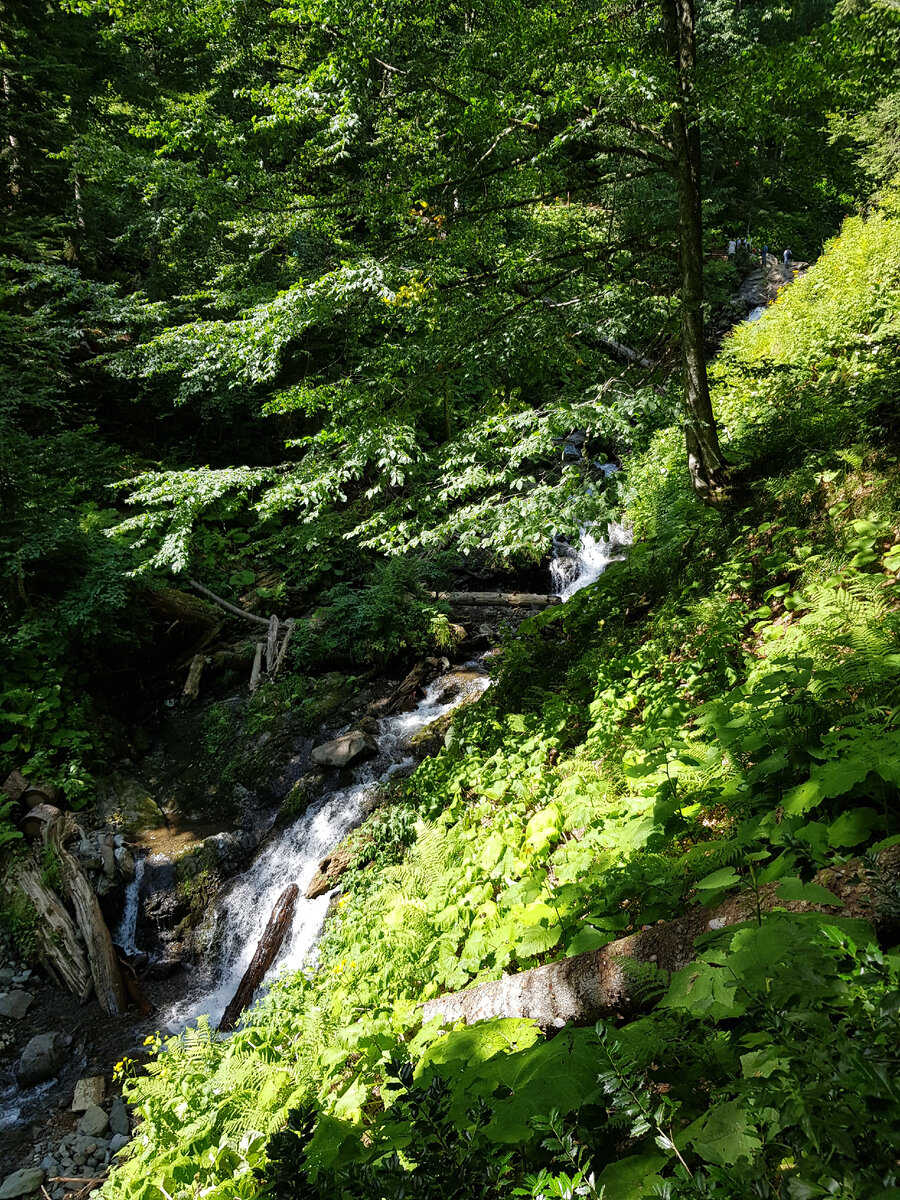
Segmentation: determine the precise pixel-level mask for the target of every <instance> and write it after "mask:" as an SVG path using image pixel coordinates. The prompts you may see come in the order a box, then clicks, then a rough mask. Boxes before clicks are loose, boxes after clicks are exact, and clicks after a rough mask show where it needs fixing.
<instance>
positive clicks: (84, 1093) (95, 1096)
mask: <svg viewBox="0 0 900 1200" xmlns="http://www.w3.org/2000/svg"><path fill="white" fill-rule="evenodd" d="M105 1095H106V1080H105V1079H104V1078H103V1076H102V1075H86V1076H85V1077H84V1079H79V1080H78V1082H77V1083H76V1084H75V1096H74V1098H73V1100H72V1109H71V1111H72V1112H75V1113H77V1112H84V1110H85V1109H86V1108H90V1106H91V1105H92V1104H102V1103H103V1097H104V1096H105Z"/></svg>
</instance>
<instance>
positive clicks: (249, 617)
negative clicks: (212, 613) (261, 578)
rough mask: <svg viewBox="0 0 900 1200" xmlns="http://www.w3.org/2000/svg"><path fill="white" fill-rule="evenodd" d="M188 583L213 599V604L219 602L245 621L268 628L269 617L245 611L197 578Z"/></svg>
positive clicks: (222, 606)
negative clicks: (206, 586)
mask: <svg viewBox="0 0 900 1200" xmlns="http://www.w3.org/2000/svg"><path fill="white" fill-rule="evenodd" d="M188 583H189V584H190V585H191V587H192V588H196V590H197V591H198V592H200V593H201V595H203V596H207V597H208V598H209V599H210V600H212V602H213V604H218V606H219V608H221V609H224V610H225V612H229V613H231V615H232V616H234V617H243V619H244V620H245V621H249V622H250V624H251V625H265V627H266V628H267V629H268V627H269V618H268V617H260V616H257V614H256V613H251V612H245V611H244V609H243V608H238V606H237V605H236V604H232V603H231V601H230V600H225V599H224V598H223V597H222V596H217V595H216V593H215V592H211V591H210V590H209V588H205V587H204V586H203V584H202V583H198V582H197V580H196V579H189V580H188Z"/></svg>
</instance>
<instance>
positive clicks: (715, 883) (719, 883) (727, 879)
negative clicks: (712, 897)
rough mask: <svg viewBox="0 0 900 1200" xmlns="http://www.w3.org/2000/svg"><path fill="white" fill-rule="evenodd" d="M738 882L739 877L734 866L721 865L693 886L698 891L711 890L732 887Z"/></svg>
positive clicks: (739, 880)
mask: <svg viewBox="0 0 900 1200" xmlns="http://www.w3.org/2000/svg"><path fill="white" fill-rule="evenodd" d="M740 882H741V878H740V876H739V875H738V873H737V872H736V871H735V869H734V867H722V869H721V870H720V871H713V873H712V875H707V876H706V877H705V878H704V879H701V880H700V882H699V883H697V884H695V885H694V886H695V887H696V888H697V891H698V892H713V891H717V890H718V889H719V888H729V887H734V885H735V884H736V883H740Z"/></svg>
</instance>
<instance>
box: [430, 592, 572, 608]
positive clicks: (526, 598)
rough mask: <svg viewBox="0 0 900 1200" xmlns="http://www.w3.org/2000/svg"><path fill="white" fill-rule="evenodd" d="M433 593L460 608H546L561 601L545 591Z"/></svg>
mask: <svg viewBox="0 0 900 1200" xmlns="http://www.w3.org/2000/svg"><path fill="white" fill-rule="evenodd" d="M432 595H433V596H434V598H435V599H436V600H446V601H447V603H448V604H449V605H451V606H453V605H456V606H457V607H459V608H488V607H494V606H496V607H502V608H546V607H547V606H548V605H550V604H559V603H560V599H559V596H548V595H545V594H544V593H543V592H432Z"/></svg>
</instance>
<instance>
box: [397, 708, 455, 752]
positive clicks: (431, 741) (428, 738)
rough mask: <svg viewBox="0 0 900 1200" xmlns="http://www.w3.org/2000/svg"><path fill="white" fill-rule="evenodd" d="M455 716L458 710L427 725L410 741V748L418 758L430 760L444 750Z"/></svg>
mask: <svg viewBox="0 0 900 1200" xmlns="http://www.w3.org/2000/svg"><path fill="white" fill-rule="evenodd" d="M455 715H456V710H454V711H452V712H448V713H444V715H443V716H442V717H438V718H437V720H435V721H432V722H431V724H430V725H426V726H425V727H424V728H423V729H420V730H419V732H418V733H417V734H415V736H414V737H412V738H411V739H410V742H409V748H410V750H411V751H412V753H413V754H414V755H415V757H416V758H419V759H422V758H430V757H431V756H432V755H434V754H437V753H438V751H439V750H443V748H444V738H445V736H446V734H447V730H448V729H449V728H450V725H451V724H452V722H453V718H454V716H455Z"/></svg>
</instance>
